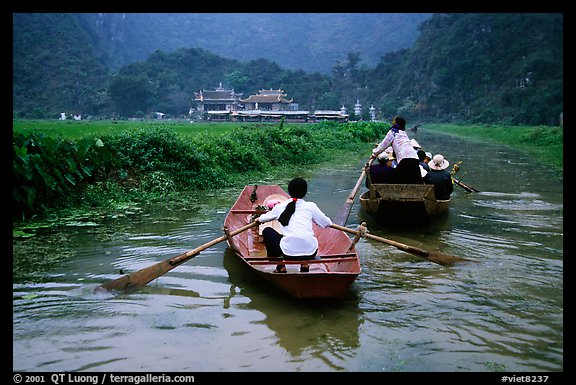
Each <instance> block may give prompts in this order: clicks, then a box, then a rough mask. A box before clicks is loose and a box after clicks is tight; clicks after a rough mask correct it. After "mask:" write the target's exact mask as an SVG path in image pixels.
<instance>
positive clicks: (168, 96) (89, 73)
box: [13, 13, 564, 126]
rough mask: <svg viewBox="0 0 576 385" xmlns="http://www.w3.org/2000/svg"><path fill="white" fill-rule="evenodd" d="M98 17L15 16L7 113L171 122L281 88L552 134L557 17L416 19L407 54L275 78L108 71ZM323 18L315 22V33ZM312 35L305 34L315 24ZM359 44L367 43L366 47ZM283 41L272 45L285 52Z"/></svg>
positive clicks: (231, 71)
mask: <svg viewBox="0 0 576 385" xmlns="http://www.w3.org/2000/svg"><path fill="white" fill-rule="evenodd" d="M98 17H100V16H98V14H94V15H91V16H89V17H88V19H84V20H83V18H82V17H80V18H79V17H78V16H76V15H74V14H15V16H14V43H13V47H14V54H13V68H14V71H13V88H14V92H13V113H14V116H16V117H22V118H57V117H58V116H59V115H58V114H59V113H61V112H66V113H68V114H70V113H81V114H82V115H83V116H86V115H92V116H104V117H109V118H112V117H118V116H120V117H145V116H148V117H149V116H153V113H154V112H155V111H161V112H163V113H166V114H168V115H170V116H173V117H180V116H183V115H186V114H188V111H189V108H190V104H191V101H192V100H193V98H194V92H198V91H199V90H201V89H211V88H213V87H216V86H217V85H218V84H219V83H220V82H223V85H224V87H226V88H234V90H235V91H236V92H241V93H244V96H248V95H249V94H252V93H256V92H257V91H258V90H261V89H263V88H268V87H271V88H282V89H283V90H284V91H285V92H286V93H287V94H288V97H289V98H293V99H294V101H295V102H297V103H299V107H300V108H301V109H303V110H312V109H331V110H334V109H339V108H340V107H341V106H342V105H344V106H345V107H346V108H347V109H348V111H349V112H352V108H353V105H354V103H355V102H356V99H357V98H358V99H359V100H360V102H361V104H362V105H363V106H364V111H363V114H365V113H366V109H367V108H369V106H370V105H374V107H375V108H376V112H377V116H378V118H379V119H382V120H390V119H391V117H392V116H394V115H396V114H401V115H403V116H405V117H406V118H407V119H408V121H411V122H422V121H426V122H431V121H434V122H445V123H470V124H487V123H490V124H502V125H507V126H514V125H520V126H523V125H548V126H554V125H558V123H559V117H560V114H561V112H562V111H563V79H564V78H563V63H564V60H563V42H564V39H563V22H564V21H563V14H562V13H488V14H484V13H456V14H445V13H442V14H435V15H433V16H432V17H430V18H427V19H426V20H425V21H424V23H423V24H422V26H421V28H420V36H419V37H418V39H417V40H416V42H415V43H414V45H413V46H412V47H411V48H406V49H402V50H398V51H396V52H391V53H387V54H385V55H383V56H381V60H380V62H379V63H378V64H377V65H376V66H375V67H368V66H366V65H364V64H363V63H362V60H361V57H360V53H358V52H351V53H348V55H347V56H346V57H345V58H344V59H343V60H338V61H336V60H335V61H334V66H333V70H332V72H331V74H330V75H326V74H320V73H307V72H304V71H302V70H299V71H290V70H284V69H283V68H281V67H280V66H278V64H276V63H274V62H271V61H269V60H266V59H258V60H251V61H248V62H240V61H238V60H232V59H225V58H222V57H220V56H218V55H215V54H214V53H211V52H208V51H206V50H203V49H199V48H191V49H177V50H170V52H164V51H160V50H158V51H155V52H154V53H153V54H151V55H150V56H148V58H147V59H146V60H144V61H140V62H134V63H132V64H129V65H125V66H122V67H120V68H119V69H118V70H117V71H116V69H114V71H112V69H111V67H108V66H106V65H105V64H103V62H105V61H106V59H108V60H110V59H111V58H110V57H109V56H108V57H107V58H106V57H104V58H101V57H95V54H94V52H100V53H101V50H102V49H103V48H106V47H104V46H107V44H112V43H111V42H109V41H105V42H102V41H100V40H99V39H98V38H97V37H96V36H91V35H90V32H87V31H90V28H85V27H86V24H83V23H86V22H87V20H92V21H94V20H93V19H92V18H98ZM174 17H175V16H174V15H171V16H170V18H172V19H173V18H174ZM314 17H316V16H314ZM398 17H402V14H398V15H396V16H395V18H398ZM321 19H322V18H320V19H319V20H316V22H317V23H320V24H322V20H321ZM129 20H130V19H127V20H126V22H128V21H129ZM116 21H117V22H118V23H122V21H121V20H116ZM174 21H175V19H173V20H172V22H174ZM317 23H313V24H314V25H315V24H317ZM90 25H96V23H93V24H92V23H90ZM114 25H116V23H114ZM158 27H160V26H158ZM204 27H206V28H209V29H211V28H213V25H212V24H206V25H205V26H202V28H204ZM333 27H334V26H331V28H333ZM179 28H180V27H179ZM310 28H312V29H310ZM310 28H308V27H307V28H305V29H304V30H306V31H308V30H311V31H314V30H315V28H318V26H316V27H314V26H312V27H310ZM382 28H385V27H382ZM397 29H398V28H397ZM241 30H243V29H242V28H240V29H239V31H238V33H240V32H241ZM394 32H395V33H396V32H397V31H394ZM92 33H96V32H95V31H92ZM144 33H146V36H147V38H146V39H143V41H145V42H146V43H147V44H148V42H149V39H148V37H151V36H154V37H155V35H157V31H156V29H153V32H150V31H149V30H147V31H143V32H142V34H140V35H141V36H144V35H143V34H144ZM316 33H317V34H320V33H322V35H324V34H325V31H321V32H320V30H316ZM273 34H274V33H273ZM220 35H222V39H223V40H226V41H228V40H230V39H229V35H226V34H220ZM344 35H347V34H344ZM361 35H362V39H360V40H362V41H363V42H364V44H365V43H366V41H367V40H369V39H370V38H369V37H367V36H364V35H366V34H365V33H363V34H361ZM119 40H120V39H119ZM121 40H123V39H121ZM169 40H172V39H169ZM331 40H334V39H331ZM99 43H102V44H103V45H102V46H100V45H98V44H99ZM292 43H293V41H282V42H280V44H281V46H282V48H284V49H285V48H286V47H287V46H289V45H290V44H292ZM297 43H298V45H304V47H305V48H307V51H308V52H307V54H305V55H292V56H294V60H297V61H305V60H306V58H307V57H310V55H312V54H311V53H312V52H313V53H318V52H319V51H323V50H324V49H325V48H326V46H325V45H324V44H321V46H318V44H317V40H316V39H298V40H297ZM308 43H310V44H311V45H309V46H307V45H306V44H308ZM332 43H334V41H332ZM315 44H316V45H315ZM337 44H339V43H337ZM374 45H376V46H378V44H374ZM238 46H240V47H244V45H242V44H240V45H238ZM111 48H112V47H109V46H107V49H106V51H108V50H109V49H111ZM124 48H125V49H126V50H130V49H132V47H130V46H129V45H128V46H126V47H124ZM242 49H243V48H242ZM108 52H110V51H108ZM123 53H124V52H123ZM126 53H127V52H126ZM132 53H133V52H132ZM309 53H310V54H309ZM323 53H324V55H323V56H324V57H326V56H328V52H324V51H323ZM101 54H102V53H101ZM104 56H105V55H104ZM342 56H344V55H342ZM72 74H73V75H72Z"/></svg>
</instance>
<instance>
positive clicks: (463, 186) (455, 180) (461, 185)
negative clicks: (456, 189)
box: [452, 175, 480, 192]
mask: <svg viewBox="0 0 576 385" xmlns="http://www.w3.org/2000/svg"><path fill="white" fill-rule="evenodd" d="M462 178H464V175H463V176H462ZM462 178H460V180H457V179H456V178H454V177H452V180H453V181H454V183H456V184H457V185H458V186H460V187H462V188H463V189H464V190H466V191H468V192H480V190H478V189H476V188H474V187H472V186H470V185H469V184H466V183H464V182H462Z"/></svg>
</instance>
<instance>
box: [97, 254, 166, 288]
mask: <svg viewBox="0 0 576 385" xmlns="http://www.w3.org/2000/svg"><path fill="white" fill-rule="evenodd" d="M174 267H175V266H173V265H172V264H170V262H169V260H166V261H162V262H158V263H156V264H154V265H151V266H148V267H146V268H144V269H142V270H138V271H135V272H133V273H130V274H127V275H124V276H122V277H120V278H117V279H115V280H112V281H110V282H106V283H104V284H102V285H100V286H99V287H98V288H97V290H102V289H104V290H108V291H131V290H137V289H140V288H142V287H144V286H146V285H147V284H148V283H149V282H151V281H153V280H155V279H156V278H158V277H160V276H161V275H164V274H166V273H167V272H169V271H170V270H172V269H173V268H174Z"/></svg>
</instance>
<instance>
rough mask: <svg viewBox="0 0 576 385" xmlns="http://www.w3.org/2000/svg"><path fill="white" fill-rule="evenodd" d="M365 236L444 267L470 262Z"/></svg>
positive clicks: (343, 228)
mask: <svg viewBox="0 0 576 385" xmlns="http://www.w3.org/2000/svg"><path fill="white" fill-rule="evenodd" d="M330 227H332V228H335V229H337V230H341V231H345V232H347V233H350V234H357V230H354V229H349V228H347V227H343V226H340V225H337V224H332V225H330ZM364 236H365V237H366V238H368V239H372V240H374V241H378V242H383V243H387V244H389V245H392V246H394V247H396V248H397V249H400V250H402V251H405V252H407V253H410V254H413V255H416V256H418V257H421V258H425V259H427V260H429V261H431V262H434V263H437V264H439V265H442V266H451V265H453V264H455V263H457V262H465V261H470V260H469V259H466V258H462V257H457V256H455V255H450V254H446V253H442V252H440V251H430V250H423V249H419V248H417V247H414V246H409V245H405V244H403V243H400V242H396V241H392V240H390V239H386V238H382V237H378V236H376V235H372V234H369V233H366V234H364Z"/></svg>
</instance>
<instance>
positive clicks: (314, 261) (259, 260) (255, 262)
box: [245, 257, 357, 265]
mask: <svg viewBox="0 0 576 385" xmlns="http://www.w3.org/2000/svg"><path fill="white" fill-rule="evenodd" d="M245 259H246V260H247V262H248V263H250V264H251V265H276V264H278V263H279V262H282V264H283V265H301V264H303V263H304V264H307V265H313V264H318V263H337V262H347V261H356V259H357V257H342V258H324V259H305V260H301V261H293V260H290V259H277V258H270V259H269V258H265V259H264V258H254V259H248V258H245Z"/></svg>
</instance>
